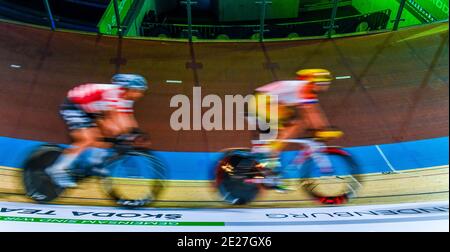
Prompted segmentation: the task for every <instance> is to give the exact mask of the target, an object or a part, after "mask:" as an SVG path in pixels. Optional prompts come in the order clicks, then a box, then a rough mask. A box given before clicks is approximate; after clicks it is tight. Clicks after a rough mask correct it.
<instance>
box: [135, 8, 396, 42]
mask: <svg viewBox="0 0 450 252" xmlns="http://www.w3.org/2000/svg"><path fill="white" fill-rule="evenodd" d="M390 16H391V10H384V11H378V12H374V13H368V14H362V15H354V16H347V17H340V18H336V19H335V20H334V28H333V29H332V30H333V32H335V33H337V34H346V33H354V32H361V31H372V30H384V29H386V27H387V24H388V22H389V20H390ZM188 26H189V25H187V24H162V23H144V24H143V25H142V26H141V35H142V36H144V37H164V38H188V37H189V34H188V29H187V28H188ZM328 26H330V20H315V21H309V22H294V23H278V24H265V25H264V30H265V32H264V33H265V38H268V39H271V38H296V37H310V36H324V35H327V34H328V33H329V28H328ZM259 28H260V25H192V36H193V37H196V38H199V39H222V40H224V39H244V40H245V39H259V32H258V29H259Z"/></svg>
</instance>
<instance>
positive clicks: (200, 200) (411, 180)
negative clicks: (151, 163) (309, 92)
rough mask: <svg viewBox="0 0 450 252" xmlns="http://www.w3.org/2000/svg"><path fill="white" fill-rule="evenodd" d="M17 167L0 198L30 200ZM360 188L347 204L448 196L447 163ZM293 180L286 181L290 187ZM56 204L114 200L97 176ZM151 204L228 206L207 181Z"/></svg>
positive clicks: (172, 186)
mask: <svg viewBox="0 0 450 252" xmlns="http://www.w3.org/2000/svg"><path fill="white" fill-rule="evenodd" d="M21 179H22V175H21V170H19V169H10V168H5V167H2V168H0V181H1V183H0V201H14V202H31V201H30V200H29V199H28V198H27V197H25V196H24V190H23V187H22V186H21ZM362 181H363V183H364V184H363V185H364V187H363V189H362V190H361V192H360V193H359V196H358V198H355V199H353V200H351V201H350V202H349V203H348V204H349V205H367V204H389V203H407V202H422V201H439V200H448V198H449V190H448V187H449V167H448V166H439V167H433V168H427V169H418V170H408V171H402V172H400V173H397V174H369V175H363V178H362ZM295 182H296V181H295V180H289V181H288V183H289V184H291V185H292V186H293V187H294V188H295V187H296V186H295V184H294V183H295ZM54 203H56V204H70V205H96V206H111V205H114V202H113V201H112V200H111V199H110V198H109V197H108V196H107V195H106V194H105V193H104V192H103V190H102V187H101V186H100V184H99V180H97V179H89V180H86V181H84V182H82V183H80V185H79V188H77V189H71V190H68V191H66V192H65V193H64V194H63V195H62V197H61V198H60V199H58V200H56V201H55V202H54ZM153 206H155V207H180V208H197V207H212V208H216V207H228V205H226V204H224V203H223V202H222V201H221V199H220V197H219V196H218V194H217V192H216V191H215V190H214V188H213V187H212V186H211V182H209V181H168V182H167V187H166V189H165V191H164V192H163V193H162V195H161V197H160V199H159V200H158V202H156V203H155V204H154V205H153ZM251 206H252V207H271V208H273V207H312V206H320V204H318V203H317V202H315V201H314V200H312V199H311V198H310V197H309V196H308V195H306V194H305V193H304V192H303V191H302V190H301V189H299V190H297V191H292V192H288V193H285V194H280V193H276V192H272V191H264V193H263V194H262V195H261V196H260V197H259V198H258V200H256V202H254V203H252V204H251Z"/></svg>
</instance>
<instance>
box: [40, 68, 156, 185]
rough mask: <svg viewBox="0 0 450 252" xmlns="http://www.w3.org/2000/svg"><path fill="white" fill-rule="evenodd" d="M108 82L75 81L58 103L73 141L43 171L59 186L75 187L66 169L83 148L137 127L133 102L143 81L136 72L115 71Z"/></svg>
mask: <svg viewBox="0 0 450 252" xmlns="http://www.w3.org/2000/svg"><path fill="white" fill-rule="evenodd" d="M111 82H112V83H111V84H95V83H88V84H82V85H79V86H77V87H75V88H73V89H71V90H70V91H69V92H68V94H67V97H66V99H65V101H64V103H63V104H62V105H61V107H60V114H61V116H62V118H63V119H64V121H65V123H66V125H67V126H68V128H69V131H70V136H71V138H72V140H73V143H72V144H71V146H70V147H69V148H67V149H66V150H65V151H64V153H63V154H62V155H61V156H60V157H59V158H58V159H57V160H56V162H55V163H54V164H53V165H52V166H50V167H48V168H47V169H46V172H47V174H49V175H50V176H51V177H52V179H53V181H54V182H55V183H56V184H57V185H59V186H61V187H63V188H67V187H76V183H75V182H74V181H73V180H72V178H71V177H70V176H69V174H68V172H67V171H68V170H69V169H70V166H71V164H73V163H74V161H75V160H76V158H77V157H78V156H79V155H80V154H81V153H82V152H83V151H84V150H86V149H87V148H89V147H97V148H104V147H107V145H106V144H105V143H104V142H102V141H100V139H102V138H103V137H114V136H118V135H120V134H125V133H129V132H130V131H132V129H135V128H138V124H137V122H136V119H135V118H134V115H133V104H134V102H135V101H137V100H139V99H140V98H142V97H143V95H144V92H145V91H146V90H147V88H148V87H147V81H146V80H145V78H144V77H142V76H140V75H135V74H116V75H114V76H113V78H112V79H111Z"/></svg>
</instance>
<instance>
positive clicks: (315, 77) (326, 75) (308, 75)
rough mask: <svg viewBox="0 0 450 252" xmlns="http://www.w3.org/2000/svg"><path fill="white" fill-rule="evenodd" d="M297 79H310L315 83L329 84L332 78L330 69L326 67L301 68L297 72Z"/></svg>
mask: <svg viewBox="0 0 450 252" xmlns="http://www.w3.org/2000/svg"><path fill="white" fill-rule="evenodd" d="M297 76H298V79H299V80H307V81H311V82H313V83H315V84H317V85H329V84H331V81H332V80H333V77H332V76H331V73H330V71H328V70H326V69H303V70H300V71H298V72H297Z"/></svg>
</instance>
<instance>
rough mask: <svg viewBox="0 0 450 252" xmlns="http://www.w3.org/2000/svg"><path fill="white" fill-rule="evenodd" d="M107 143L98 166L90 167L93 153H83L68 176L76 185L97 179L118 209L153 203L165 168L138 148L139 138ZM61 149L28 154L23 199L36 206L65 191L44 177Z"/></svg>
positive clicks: (55, 147) (49, 147)
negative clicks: (104, 153)
mask: <svg viewBox="0 0 450 252" xmlns="http://www.w3.org/2000/svg"><path fill="white" fill-rule="evenodd" d="M103 141H105V142H108V143H111V144H112V148H110V149H108V150H107V155H106V157H105V158H104V159H103V160H102V162H100V163H99V164H92V162H90V161H89V160H90V157H92V156H93V155H95V152H94V149H88V150H86V151H85V152H83V153H82V154H81V155H80V157H79V158H78V159H77V160H76V162H75V163H74V164H73V165H72V166H71V169H70V171H69V173H70V175H71V176H72V177H73V179H74V180H75V181H76V182H80V181H82V180H84V179H86V178H88V177H97V178H99V180H100V182H101V185H102V188H103V189H104V191H105V192H106V193H107V194H108V195H109V196H110V197H111V198H113V199H114V200H115V201H116V203H117V204H118V205H121V206H125V207H140V206H145V205H149V204H151V203H153V202H154V201H155V200H156V199H157V198H158V196H159V195H160V193H161V192H162V190H163V188H164V181H165V178H166V165H165V164H164V163H163V162H162V160H161V159H160V158H158V157H157V156H156V155H155V154H154V153H153V151H151V150H149V149H147V148H146V147H142V144H141V145H140V144H136V143H139V142H140V143H142V142H143V141H146V139H145V137H144V135H143V134H124V135H121V136H118V137H117V138H105V139H103ZM64 148H65V147H64V146H61V145H57V144H44V145H41V146H39V147H37V148H36V149H35V150H34V151H32V153H31V155H29V157H28V158H27V159H26V161H25V163H24V165H23V167H24V171H23V184H24V187H25V191H26V195H27V196H28V197H30V198H31V199H32V200H34V201H36V202H40V203H48V202H52V201H54V200H55V199H57V198H58V197H59V196H60V195H61V194H62V193H63V192H64V191H65V188H61V187H60V186H58V185H57V184H56V183H55V182H54V181H53V180H52V178H51V177H50V176H49V175H47V173H46V172H45V169H46V168H47V167H49V166H51V165H52V164H53V163H54V162H55V161H56V160H57V159H58V157H59V156H60V155H61V153H62V152H63V151H64Z"/></svg>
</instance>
